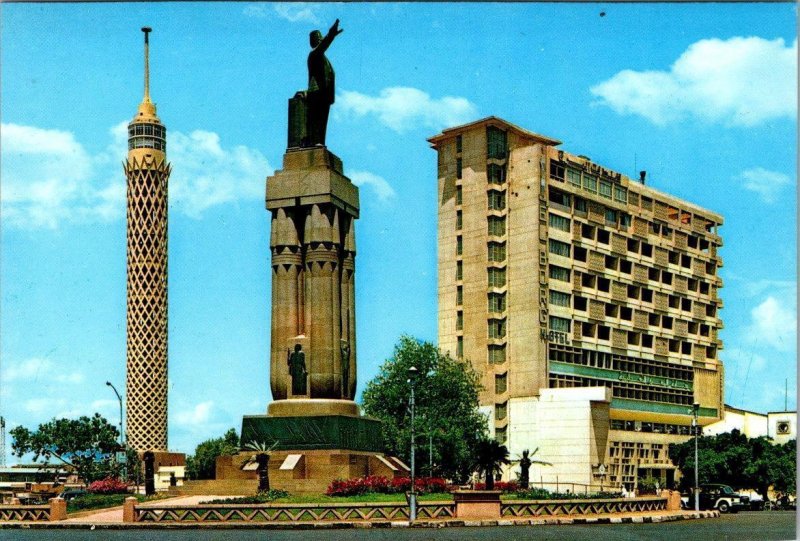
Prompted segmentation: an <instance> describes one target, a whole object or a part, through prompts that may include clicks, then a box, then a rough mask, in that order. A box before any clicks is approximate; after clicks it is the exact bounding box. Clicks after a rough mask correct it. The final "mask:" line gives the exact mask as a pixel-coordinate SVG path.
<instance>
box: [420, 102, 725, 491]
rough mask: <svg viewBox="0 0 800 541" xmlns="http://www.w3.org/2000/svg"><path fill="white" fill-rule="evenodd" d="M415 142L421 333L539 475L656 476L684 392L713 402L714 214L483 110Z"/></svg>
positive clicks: (680, 422) (714, 412)
mask: <svg viewBox="0 0 800 541" xmlns="http://www.w3.org/2000/svg"><path fill="white" fill-rule="evenodd" d="M429 141H430V142H431V144H432V146H433V148H434V149H435V150H436V151H437V152H438V204H439V208H438V212H439V216H438V273H439V274H438V278H439V289H438V295H439V347H440V348H441V349H442V350H443V351H449V352H450V354H452V355H454V356H457V357H458V358H463V359H465V360H468V361H469V362H471V364H472V365H473V367H474V368H475V369H476V370H477V371H478V373H479V374H480V375H481V379H482V384H483V387H484V389H483V392H482V394H481V404H482V407H483V410H484V411H485V412H486V414H487V415H488V417H489V425H490V431H491V432H492V433H493V435H494V436H495V438H497V439H498V440H499V441H501V442H504V443H506V444H507V445H508V447H509V450H510V451H511V453H512V455H514V456H517V455H519V454H520V453H521V451H522V450H524V449H529V450H531V451H532V450H533V449H536V448H538V449H539V454H538V455H537V458H541V459H542V460H544V461H548V462H550V463H551V466H541V467H536V468H534V471H532V477H531V478H532V479H540V480H542V482H546V481H551V480H552V479H553V478H558V479H560V481H561V482H573V483H576V484H578V485H581V484H583V485H586V486H591V487H598V486H606V487H608V486H616V487H620V486H623V485H625V486H628V487H631V486H634V485H636V483H637V480H638V479H641V478H643V477H649V476H652V477H655V478H660V479H661V480H662V482H664V483H671V482H673V481H674V467H673V466H672V464H671V463H670V461H669V458H668V456H667V447H668V444H669V443H673V442H680V441H685V440H686V439H687V438H688V437H689V434H690V432H691V426H692V422H693V416H694V413H693V411H692V410H693V408H694V404H695V403H697V404H699V407H698V409H697V414H698V416H699V424H700V425H705V424H708V423H711V422H714V421H716V420H717V419H719V418H720V416H721V413H722V408H723V397H722V392H723V385H722V381H723V366H722V362H721V361H720V360H719V357H718V353H719V351H720V349H721V348H722V343H721V341H720V340H719V338H718V335H717V333H718V331H719V330H720V329H721V328H722V321H721V320H720V318H719V310H720V308H721V306H722V302H721V300H720V299H719V297H718V289H719V288H720V287H722V281H721V280H720V278H719V277H718V276H717V270H718V269H719V268H720V267H721V265H722V261H721V259H720V257H719V256H718V250H719V248H720V246H721V245H722V240H721V238H720V237H719V235H718V233H717V229H718V227H719V226H721V225H722V221H723V220H722V217H721V216H720V215H718V214H716V213H714V212H711V211H708V210H705V209H702V208H700V207H698V206H697V205H694V204H692V203H689V202H687V201H683V200H680V199H678V198H676V197H674V196H671V195H668V194H666V193H663V192H660V191H657V190H655V189H653V188H651V187H650V186H647V185H646V184H645V179H644V174H642V176H641V179H640V180H639V181H636V180H632V179H630V178H628V177H626V176H624V175H622V174H620V173H617V172H614V171H611V170H609V169H607V168H605V167H603V166H601V165H598V164H596V163H594V162H592V161H591V160H590V159H589V158H587V157H586V156H575V155H572V154H570V153H568V152H565V151H563V150H560V149H559V148H558V147H559V145H560V141H557V140H555V139H552V138H549V137H544V136H541V135H537V134H535V133H531V132H529V131H527V130H524V129H521V128H519V127H517V126H514V125H513V124H510V123H508V122H506V121H504V120H502V119H499V118H496V117H489V118H486V119H483V120H480V121H477V122H473V123H470V124H466V125H463V126H458V127H454V128H451V129H447V130H444V131H443V133H441V134H439V135H437V136H435V137H433V138H431V139H430V140H429ZM512 474H513V472H509V473H508V475H512Z"/></svg>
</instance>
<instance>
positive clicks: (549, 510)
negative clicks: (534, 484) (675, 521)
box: [500, 497, 667, 518]
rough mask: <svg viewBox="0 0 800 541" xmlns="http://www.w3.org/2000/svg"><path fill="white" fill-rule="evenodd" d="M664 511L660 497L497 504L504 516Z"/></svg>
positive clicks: (506, 502)
mask: <svg viewBox="0 0 800 541" xmlns="http://www.w3.org/2000/svg"><path fill="white" fill-rule="evenodd" d="M665 510H667V499H666V498H661V497H642V498H607V499H585V500H506V501H504V502H502V503H501V504H500V515H501V516H503V517H509V518H513V517H553V516H564V515H567V516H575V515H603V514H609V513H640V512H646V511H665Z"/></svg>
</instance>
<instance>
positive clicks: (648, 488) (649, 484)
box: [638, 477, 661, 494]
mask: <svg viewBox="0 0 800 541" xmlns="http://www.w3.org/2000/svg"><path fill="white" fill-rule="evenodd" d="M660 486H661V485H660V483H659V481H658V479H654V478H653V477H647V478H645V479H639V487H638V488H639V494H655V493H656V489H657V488H660Z"/></svg>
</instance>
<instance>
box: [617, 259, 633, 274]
mask: <svg viewBox="0 0 800 541" xmlns="http://www.w3.org/2000/svg"><path fill="white" fill-rule="evenodd" d="M632 271H633V264H632V263H631V262H630V261H628V260H627V259H622V260H620V262H619V272H622V273H625V274H631V272H632Z"/></svg>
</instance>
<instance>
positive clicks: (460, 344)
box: [456, 336, 464, 359]
mask: <svg viewBox="0 0 800 541" xmlns="http://www.w3.org/2000/svg"><path fill="white" fill-rule="evenodd" d="M456 357H458V358H459V359H461V358H463V357H464V337H463V336H457V337H456Z"/></svg>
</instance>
